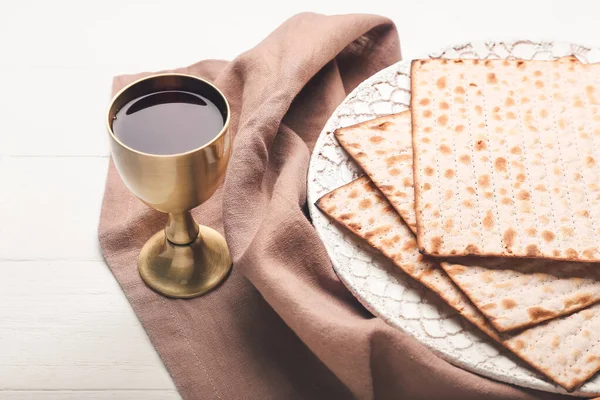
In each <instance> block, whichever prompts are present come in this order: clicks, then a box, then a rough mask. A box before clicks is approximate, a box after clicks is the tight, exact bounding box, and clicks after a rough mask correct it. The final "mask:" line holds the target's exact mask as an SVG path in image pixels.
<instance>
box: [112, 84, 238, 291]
mask: <svg viewBox="0 0 600 400" xmlns="http://www.w3.org/2000/svg"><path fill="white" fill-rule="evenodd" d="M165 91H185V92H188V93H192V94H196V95H200V96H203V97H204V98H205V99H208V100H210V102H212V103H213V104H214V105H215V106H216V108H217V109H218V112H219V113H220V115H221V117H222V118H223V127H222V129H221V130H220V131H216V132H215V133H214V136H212V138H211V139H210V140H209V141H208V142H207V143H205V144H203V145H201V146H199V147H197V148H191V149H189V151H185V152H179V153H176V154H152V153H149V152H143V151H139V150H136V149H135V148H133V147H132V146H131V145H129V146H128V145H126V144H125V143H124V142H123V141H122V140H121V139H120V138H119V136H118V135H116V134H115V132H114V130H113V121H114V119H115V117H116V115H117V113H118V111H119V110H120V109H121V108H122V107H124V106H125V105H126V104H128V103H129V102H131V101H132V100H135V99H138V98H140V97H144V96H147V95H151V94H153V93H159V92H165ZM229 120H230V110H229V104H228V103H227V100H226V98H225V96H224V95H223V94H222V93H221V92H220V91H219V90H218V89H217V88H216V87H215V86H213V85H212V84H210V83H208V82H206V81H204V80H202V79H200V78H196V77H194V76H191V75H184V74H158V75H153V76H150V77H147V78H143V79H140V80H138V81H136V82H133V83H132V84H130V85H129V86H127V87H125V88H124V89H123V90H121V91H120V92H119V93H117V94H116V95H115V97H114V98H113V100H112V102H111V104H110V106H109V110H108V114H107V126H108V132H109V136H110V143H111V153H112V157H113V160H114V163H115V166H116V167H117V170H118V172H119V175H120V176H121V178H122V179H123V182H124V183H125V185H126V186H127V188H128V189H129V190H130V191H131V192H132V193H133V194H134V195H135V196H136V197H138V198H139V199H140V200H141V201H143V202H144V203H146V204H147V205H149V206H150V207H152V208H154V209H156V210H158V211H161V212H164V213H167V214H168V217H169V218H168V222H167V226H166V227H165V229H164V230H161V231H160V232H157V233H156V234H154V236H152V237H151V238H150V239H149V240H148V241H147V242H146V244H145V245H144V247H143V248H142V250H141V252H140V256H139V262H138V267H139V272H140V275H141V277H142V279H143V280H144V282H145V283H146V284H147V285H148V286H149V287H150V288H152V289H153V290H155V291H156V292H158V293H161V294H163V295H165V296H169V297H176V298H189V297H195V296H199V295H201V294H204V293H206V292H208V291H209V290H211V289H212V288H214V287H215V286H217V285H218V284H219V283H220V282H222V281H223V280H224V279H225V278H226V276H227V274H228V272H229V270H230V269H231V256H230V254H229V249H228V247H227V243H226V242H225V239H224V238H223V236H222V235H221V234H219V233H218V232H216V231H215V230H213V229H211V228H209V227H206V226H202V225H200V226H199V225H198V224H197V223H196V222H195V221H194V219H193V218H192V216H191V213H190V210H191V209H193V208H195V207H197V206H198V205H200V204H202V203H204V202H205V201H206V200H208V199H209V198H210V197H211V196H212V195H213V193H214V192H215V191H216V189H217V188H218V186H219V185H220V184H221V182H222V181H223V178H224V177H225V171H226V168H227V162H228V161H229V156H230V149H231V136H230V134H229ZM166 134H168V133H166ZM139 137H141V138H143V137H144V132H139ZM186 150H187V149H186Z"/></svg>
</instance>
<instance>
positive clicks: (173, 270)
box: [138, 225, 231, 298]
mask: <svg viewBox="0 0 600 400" xmlns="http://www.w3.org/2000/svg"><path fill="white" fill-rule="evenodd" d="M199 228H200V230H199V232H198V237H197V238H196V240H194V241H193V242H192V243H190V244H187V245H177V244H173V243H171V242H169V241H168V240H167V237H166V234H165V231H164V230H162V231H160V232H157V233H156V234H154V235H153V236H152V237H151V238H150V239H149V240H148V241H147V242H146V244H144V247H142V251H141V252H140V258H139V262H138V268H139V271H140V275H141V277H142V279H143V280H144V282H145V283H146V285H148V286H149V287H150V288H151V289H153V290H154V291H156V292H158V293H160V294H163V295H165V296H168V297H174V298H190V297H196V296H200V295H202V294H205V293H206V292H208V291H210V290H211V289H213V288H214V287H215V286H217V285H218V284H219V283H221V282H222V281H223V280H224V279H225V278H226V277H227V274H228V273H229V271H230V270H231V256H230V254H229V248H228V247H227V243H226V242H225V238H223V236H222V235H221V234H220V233H218V232H217V231H215V230H214V229H211V228H209V227H207V226H203V225H200V226H199Z"/></svg>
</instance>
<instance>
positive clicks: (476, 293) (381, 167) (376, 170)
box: [335, 111, 600, 332]
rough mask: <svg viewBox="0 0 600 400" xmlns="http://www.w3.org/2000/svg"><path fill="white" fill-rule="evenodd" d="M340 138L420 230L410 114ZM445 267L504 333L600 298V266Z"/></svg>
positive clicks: (340, 133)
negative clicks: (416, 213)
mask: <svg viewBox="0 0 600 400" xmlns="http://www.w3.org/2000/svg"><path fill="white" fill-rule="evenodd" d="M335 136H336V138H337V139H338V141H339V142H340V144H341V145H342V147H343V148H344V149H345V150H346V151H347V152H348V154H350V156H351V157H353V158H354V159H355V160H356V161H357V162H358V164H359V165H360V166H361V168H362V169H363V170H364V171H365V172H366V173H367V175H369V177H370V178H371V180H372V181H373V183H374V184H375V185H376V186H377V188H378V189H379V190H380V191H381V192H382V193H383V194H384V196H385V197H386V198H387V199H388V201H389V202H390V204H391V205H392V206H393V207H394V209H396V211H398V213H399V214H400V216H401V217H402V219H403V220H404V222H405V223H406V224H407V225H408V226H409V227H410V228H411V230H412V231H413V232H415V233H416V230H415V226H416V221H415V213H414V192H413V172H412V144H411V143H410V139H411V132H410V113H409V112H408V111H405V112H403V113H400V114H395V115H390V116H386V117H380V118H376V119H374V120H371V121H366V122H362V123H360V124H356V125H352V126H349V127H346V128H341V129H338V130H337V131H336V132H335ZM446 228H447V227H445V229H446ZM461 264H462V265H461ZM441 265H442V267H443V268H444V269H445V271H446V273H448V275H449V276H450V278H452V280H454V282H455V283H456V284H457V285H458V286H459V287H460V288H461V289H462V290H463V291H464V292H465V293H466V294H467V296H468V297H469V298H470V299H471V301H472V302H473V303H474V304H475V306H476V307H477V308H478V309H479V310H480V311H481V312H482V313H483V314H484V315H485V316H486V317H487V318H488V319H489V321H490V322H491V324H492V325H493V326H494V328H496V329H497V330H499V331H501V332H505V331H510V330H514V329H519V328H524V327H527V326H531V325H535V324H538V323H540V322H541V321H545V320H549V319H552V318H556V317H558V316H561V315H565V314H568V313H571V312H573V311H576V310H579V309H582V308H585V307H587V306H589V305H591V304H593V303H596V302H598V301H600V267H599V266H595V265H594V264H593V263H574V262H564V261H563V262H561V261H548V260H532V259H514V258H510V259H508V258H490V257H477V258H460V259H457V260H452V261H451V263H444V262H442V264H441Z"/></svg>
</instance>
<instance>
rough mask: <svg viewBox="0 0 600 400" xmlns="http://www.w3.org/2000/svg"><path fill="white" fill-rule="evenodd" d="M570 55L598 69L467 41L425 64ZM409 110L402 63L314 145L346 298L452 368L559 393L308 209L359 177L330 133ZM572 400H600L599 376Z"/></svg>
mask: <svg viewBox="0 0 600 400" xmlns="http://www.w3.org/2000/svg"><path fill="white" fill-rule="evenodd" d="M568 55H575V56H576V57H577V58H578V59H579V60H580V61H581V62H584V63H585V62H599V61H600V49H590V48H586V47H584V46H579V45H574V44H569V43H561V42H532V41H517V42H471V43H465V44H461V45H458V46H454V47H450V48H447V49H445V50H442V51H440V52H437V53H432V54H429V56H428V57H431V58H448V59H455V58H479V59H487V58H520V59H525V60H530V59H536V60H552V59H556V58H559V57H563V56H568ZM409 104H410V60H406V61H400V62H398V63H397V64H394V65H392V66H390V67H388V68H386V69H384V70H382V71H380V72H378V73H376V74H375V75H373V76H372V77H370V78H369V79H367V80H366V81H364V82H363V83H362V84H360V85H359V86H358V87H357V88H356V89H355V90H354V91H353V92H352V93H350V95H349V96H348V97H347V98H346V99H345V100H344V102H343V103H342V104H341V105H340V106H339V107H338V108H337V109H336V110H335V112H334V113H333V115H332V116H331V118H330V119H329V121H328V122H327V124H326V125H325V127H324V128H323V131H322V132H321V136H320V137H319V140H318V141H317V144H316V147H315V149H314V152H313V154H312V158H311V161H310V167H309V171H308V201H309V208H310V213H311V216H312V219H313V223H314V225H315V227H316V229H317V232H318V234H319V236H320V237H321V239H322V240H323V242H324V243H325V247H326V248H327V252H328V253H329V257H330V258H331V260H332V262H333V267H334V269H335V271H336V273H337V274H338V276H339V277H340V279H341V280H342V281H343V282H344V284H345V285H346V286H347V287H348V289H350V291H351V292H352V293H353V294H354V295H355V296H356V297H357V298H358V299H359V300H360V302H361V303H362V304H363V305H364V306H365V307H366V308H367V309H369V310H370V311H371V312H372V313H373V314H375V315H377V316H378V317H380V318H382V319H384V320H385V321H387V322H388V323H389V324H391V325H393V326H395V327H397V328H399V329H401V330H402V331H404V332H406V333H408V334H410V335H412V336H414V337H415V338H416V339H417V340H419V341H420V342H421V343H423V344H425V345H426V346H428V347H429V348H430V349H432V350H433V351H435V352H436V353H437V354H439V355H440V356H441V357H443V358H444V359H446V360H448V361H449V362H451V363H452V364H455V365H457V366H460V367H462V368H465V369H467V370H469V371H472V372H475V373H478V374H480V375H484V376H487V377H490V378H493V379H496V380H498V381H502V382H508V383H512V384H515V385H519V386H524V387H528V388H533V389H539V390H544V391H548V392H558V393H565V391H564V389H562V388H561V387H559V386H557V385H555V384H553V383H551V382H550V381H548V380H547V379H546V378H544V377H543V376H542V375H540V374H538V373H537V372H535V371H534V370H532V369H531V368H529V367H527V366H526V365H525V364H524V363H522V362H521V361H520V360H518V359H516V358H515V357H514V356H512V355H511V354H510V353H509V352H508V351H506V350H504V349H503V348H502V347H501V346H500V345H498V344H496V343H495V342H493V341H492V340H491V339H489V338H488V337H487V336H485V335H484V334H482V333H481V332H479V330H478V329H477V328H475V327H473V326H472V325H470V324H469V323H467V322H465V321H463V320H462V319H461V318H460V317H459V316H458V315H457V314H456V312H454V311H453V310H452V309H451V308H450V307H449V306H447V305H446V304H444V303H442V302H441V301H440V300H439V299H438V298H437V297H436V296H435V295H434V294H432V293H430V292H429V291H428V290H427V289H425V288H424V287H422V286H421V285H420V284H418V283H416V282H414V281H413V280H412V279H411V278H409V277H408V276H406V275H404V274H403V273H402V271H400V270H399V269H398V268H396V267H395V266H394V265H393V264H392V263H391V262H390V261H389V260H387V259H385V258H384V257H383V256H381V255H379V254H377V253H376V252H374V251H372V250H371V249H370V248H369V247H368V246H367V245H366V244H363V243H361V242H360V241H359V240H357V239H356V238H355V237H354V236H353V235H352V234H350V233H348V232H346V231H345V230H344V229H343V228H340V227H338V226H337V225H336V224H335V223H332V222H331V221H330V220H329V218H327V217H326V216H325V215H324V214H323V213H321V212H320V211H319V210H318V209H317V208H316V207H315V205H314V203H315V201H317V200H318V199H319V198H320V197H321V196H322V195H324V194H325V193H327V192H330V191H331V190H333V189H335V188H337V187H339V186H342V185H343V184H346V183H348V182H350V181H352V180H353V179H355V178H357V177H358V176H360V175H362V172H361V171H360V169H359V168H358V166H356V165H355V164H354V162H353V161H352V160H351V159H350V158H349V156H348V155H347V154H346V153H345V152H344V151H343V150H342V149H341V147H340V146H339V144H338V143H337V142H336V140H335V138H334V136H333V131H335V130H336V129H337V128H340V127H344V126H348V125H353V124H356V123H358V122H362V121H366V120H369V119H373V118H375V117H378V116H382V115H387V114H392V113H397V112H401V111H404V110H406V109H407V108H408V107H409ZM573 394H576V395H580V396H590V395H600V376H598V375H597V376H596V377H594V378H593V379H592V380H590V381H588V382H587V383H586V384H585V385H583V386H582V387H581V388H579V390H578V391H577V392H575V393H573Z"/></svg>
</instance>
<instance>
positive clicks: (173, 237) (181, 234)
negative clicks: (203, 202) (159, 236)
mask: <svg viewBox="0 0 600 400" xmlns="http://www.w3.org/2000/svg"><path fill="white" fill-rule="evenodd" d="M198 232H199V228H198V224H197V223H196V221H194V218H192V214H191V213H190V212H189V211H186V212H183V213H169V220H168V222H167V227H166V228H165V233H166V235H167V240H169V242H171V243H173V244H178V245H186V244H190V243H192V242H193V241H194V240H196V238H197V237H198Z"/></svg>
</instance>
